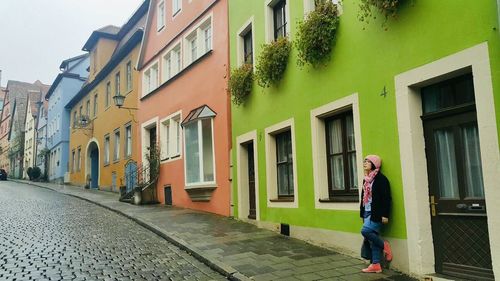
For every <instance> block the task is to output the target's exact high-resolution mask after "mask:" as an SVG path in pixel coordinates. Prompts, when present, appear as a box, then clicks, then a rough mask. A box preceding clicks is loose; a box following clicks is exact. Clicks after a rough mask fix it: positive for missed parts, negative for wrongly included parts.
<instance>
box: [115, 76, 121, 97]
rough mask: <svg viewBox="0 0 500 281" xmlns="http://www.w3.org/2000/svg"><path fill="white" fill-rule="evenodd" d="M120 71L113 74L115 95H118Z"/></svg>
mask: <svg viewBox="0 0 500 281" xmlns="http://www.w3.org/2000/svg"><path fill="white" fill-rule="evenodd" d="M120 92H121V91H120V72H118V73H116V74H115V96H119V95H120Z"/></svg>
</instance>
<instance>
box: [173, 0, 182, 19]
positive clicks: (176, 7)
mask: <svg viewBox="0 0 500 281" xmlns="http://www.w3.org/2000/svg"><path fill="white" fill-rule="evenodd" d="M181 8H182V0H172V16H175V15H176V14H177V13H178V12H180V11H181Z"/></svg>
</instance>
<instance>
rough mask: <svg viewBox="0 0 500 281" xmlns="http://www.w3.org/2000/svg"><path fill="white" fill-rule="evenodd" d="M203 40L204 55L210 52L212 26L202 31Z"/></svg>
mask: <svg viewBox="0 0 500 281" xmlns="http://www.w3.org/2000/svg"><path fill="white" fill-rule="evenodd" d="M203 35H204V36H203V38H204V39H205V53H206V52H208V51H210V50H212V26H210V25H209V26H207V27H206V28H205V30H203Z"/></svg>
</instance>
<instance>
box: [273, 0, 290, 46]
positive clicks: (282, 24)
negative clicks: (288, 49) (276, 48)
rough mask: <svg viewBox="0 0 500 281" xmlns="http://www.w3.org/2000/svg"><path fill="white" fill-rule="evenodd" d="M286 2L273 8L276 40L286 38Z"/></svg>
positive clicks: (282, 0) (281, 0)
mask: <svg viewBox="0 0 500 281" xmlns="http://www.w3.org/2000/svg"><path fill="white" fill-rule="evenodd" d="M285 10H286V0H280V1H278V2H277V3H276V5H274V6H273V31H274V40H277V39H278V38H280V37H285V36H286V25H287V22H286V13H285Z"/></svg>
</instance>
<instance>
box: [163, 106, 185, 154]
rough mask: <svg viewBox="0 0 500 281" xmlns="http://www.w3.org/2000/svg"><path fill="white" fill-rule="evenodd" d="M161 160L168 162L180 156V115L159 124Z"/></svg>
mask: <svg viewBox="0 0 500 281" xmlns="http://www.w3.org/2000/svg"><path fill="white" fill-rule="evenodd" d="M160 133H161V138H160V141H161V158H162V160H168V159H172V158H177V157H179V156H180V154H181V149H180V133H181V124H180V114H176V115H175V116H173V117H167V118H166V119H164V120H163V121H162V122H161V132H160Z"/></svg>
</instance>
